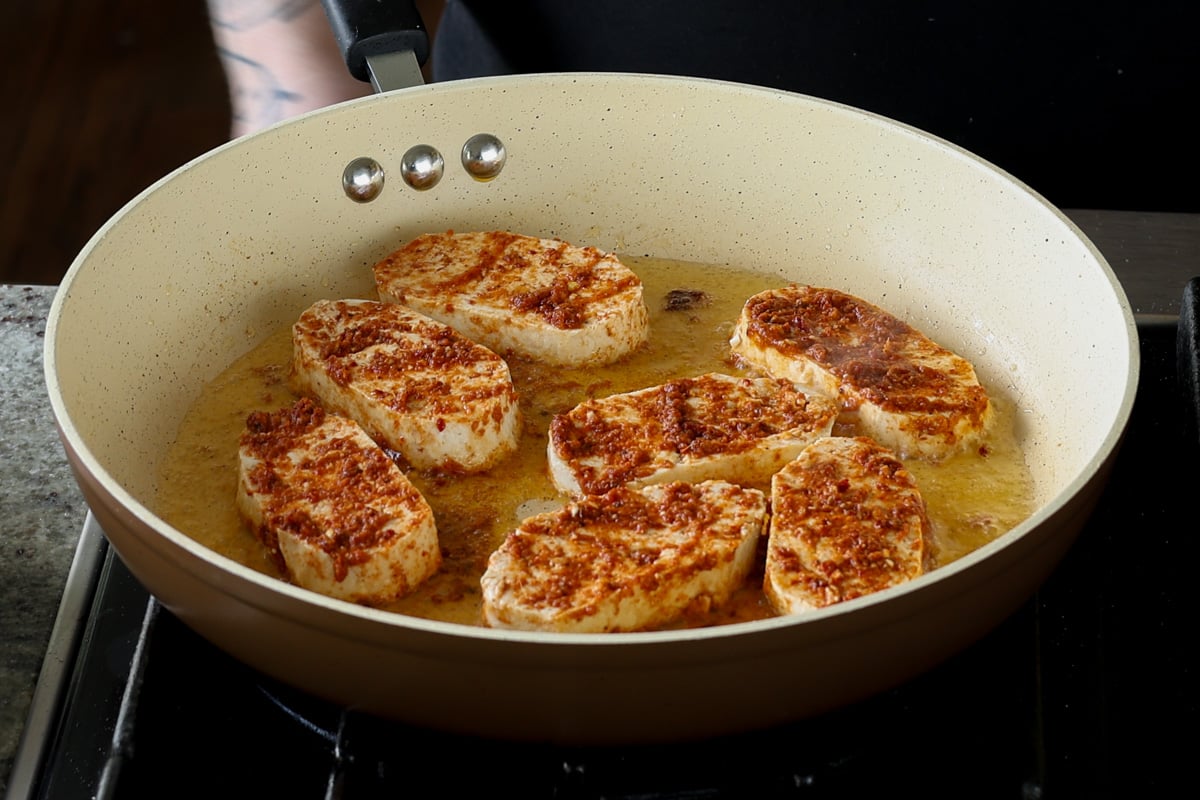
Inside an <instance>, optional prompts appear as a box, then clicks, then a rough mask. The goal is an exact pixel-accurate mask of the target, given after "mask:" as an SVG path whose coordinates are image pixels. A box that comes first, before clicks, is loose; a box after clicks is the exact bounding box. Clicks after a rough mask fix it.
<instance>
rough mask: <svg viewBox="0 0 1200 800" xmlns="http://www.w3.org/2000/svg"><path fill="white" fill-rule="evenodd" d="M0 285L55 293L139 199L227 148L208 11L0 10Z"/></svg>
mask: <svg viewBox="0 0 1200 800" xmlns="http://www.w3.org/2000/svg"><path fill="white" fill-rule="evenodd" d="M0 41H2V42H3V51H2V52H3V53H4V56H3V58H4V62H3V64H4V68H3V69H2V70H0V86H2V87H3V92H2V93H0V96H2V97H3V98H4V104H5V111H4V113H3V117H2V119H3V122H2V123H0V191H2V192H3V198H4V199H3V214H0V282H2V283H35V284H56V283H58V282H59V280H60V279H61V277H62V275H63V273H64V272H65V271H66V269H67V267H69V266H70V263H71V261H72V259H74V257H75V255H76V253H78V251H79V250H80V248H82V247H83V245H84V244H85V243H86V242H87V241H88V239H89V238H90V237H91V236H92V234H93V233H95V232H96V230H97V229H98V228H99V227H100V226H101V225H103V224H104V222H105V220H107V219H108V218H109V217H110V216H112V215H113V214H114V213H115V212H116V211H117V210H118V209H120V208H121V206H123V205H124V204H125V203H126V202H127V201H129V200H130V199H132V198H133V197H134V196H135V195H137V193H138V192H140V191H141V190H142V189H144V188H145V187H146V186H148V185H150V184H151V183H153V182H154V181H155V180H157V179H158V178H160V177H162V176H163V175H165V174H167V173H168V172H170V171H171V170H173V169H174V168H176V167H178V166H180V165H182V164H184V163H186V162H187V161H188V160H190V159H191V158H193V157H195V156H197V155H200V154H201V153H203V152H205V151H206V150H209V149H211V148H213V147H215V146H216V145H218V144H220V143H221V142H223V141H225V139H226V138H227V136H228V131H229V103H228V99H227V95H226V88H225V81H224V76H223V75H222V73H221V68H220V65H219V63H218V61H217V58H216V53H215V49H214V46H213V42H212V35H211V33H210V31H209V27H208V20H207V16H206V11H205V5H204V0H170V1H169V2H163V1H162V0H109V2H101V0H38V2H7V3H4V4H3V6H2V7H0Z"/></svg>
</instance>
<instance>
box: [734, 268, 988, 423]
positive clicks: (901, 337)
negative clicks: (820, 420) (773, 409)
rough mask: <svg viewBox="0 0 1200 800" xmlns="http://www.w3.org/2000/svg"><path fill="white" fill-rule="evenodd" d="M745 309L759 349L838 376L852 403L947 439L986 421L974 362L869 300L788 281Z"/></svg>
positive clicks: (985, 406)
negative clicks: (898, 417) (905, 419)
mask: <svg viewBox="0 0 1200 800" xmlns="http://www.w3.org/2000/svg"><path fill="white" fill-rule="evenodd" d="M744 316H745V319H746V335H747V337H748V338H749V339H750V341H752V342H753V343H754V344H755V345H756V346H758V347H759V348H763V349H766V348H771V349H774V350H776V351H777V352H779V353H780V354H781V355H783V356H785V357H791V358H803V359H806V360H808V361H811V362H812V363H814V364H816V365H818V366H819V367H821V368H822V369H824V370H826V371H828V372H829V373H830V374H832V375H834V376H835V377H836V378H837V380H838V381H839V383H840V385H841V387H842V402H843V405H844V406H846V407H847V408H848V409H851V410H852V409H854V408H857V407H858V406H859V405H861V404H862V403H871V404H872V405H874V406H876V407H878V408H880V409H881V410H883V411H886V412H888V413H893V414H904V415H908V416H909V419H908V424H906V426H905V427H906V429H908V430H910V432H912V433H913V434H916V435H917V436H919V437H921V438H929V439H942V440H944V441H946V442H954V441H956V440H957V439H958V437H959V435H960V433H961V431H962V430H964V429H965V430H972V431H978V430H981V429H982V428H983V427H984V425H985V421H986V419H987V416H988V410H989V400H988V396H987V392H986V391H985V390H984V388H983V387H982V386H981V385H980V384H979V382H978V380H977V379H976V376H975V371H974V369H973V368H972V366H971V364H970V363H969V362H968V361H966V359H963V358H961V357H960V356H958V355H956V354H954V353H952V352H951V351H949V350H947V349H945V348H943V347H941V346H940V345H938V344H937V343H935V342H933V341H932V340H930V339H929V338H928V337H926V336H925V335H924V334H922V333H921V332H920V331H918V330H916V329H915V328H913V327H912V326H910V325H909V324H908V323H906V322H904V321H903V320H900V319H898V318H896V317H895V316H893V315H891V314H889V313H888V312H886V311H884V310H883V309H880V308H878V307H876V306H874V305H872V304H870V303H868V302H866V301H865V300H862V299H860V298H858V297H854V296H853V295H849V294H846V293H844V292H840V291H837V290H835V289H823V288H817V287H812V286H789V287H786V288H782V289H776V290H772V291H769V292H762V293H760V294H758V295H755V296H754V297H752V298H750V299H749V300H748V301H747V303H746V306H745V309H744ZM964 422H965V425H964Z"/></svg>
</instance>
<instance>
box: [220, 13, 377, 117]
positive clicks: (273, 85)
mask: <svg viewBox="0 0 1200 800" xmlns="http://www.w3.org/2000/svg"><path fill="white" fill-rule="evenodd" d="M208 14H209V21H210V23H211V24H212V29H213V37H214V39H215V41H216V45H217V52H218V54H219V56H220V58H221V64H222V66H223V67H224V69H225V78H226V81H227V82H228V84H229V99H230V103H231V106H232V110H233V125H232V130H231V134H232V135H233V136H241V135H242V134H246V133H252V132H253V131H256V130H258V129H260V128H264V127H266V126H268V125H271V124H272V123H275V122H278V121H280V120H283V119H287V118H289V117H293V116H295V115H297V114H301V113H303V112H305V111H311V110H313V109H315V108H322V107H324V106H327V105H331V104H333V103H337V102H341V101H342V100H349V99H350V98H353V97H362V96H364V95H368V94H370V93H371V85H370V84H369V83H364V82H362V81H359V80H357V79H355V78H354V77H353V76H352V75H351V74H350V72H349V70H348V69H347V68H346V63H345V62H344V61H343V60H342V55H341V53H340V52H339V50H338V47H337V42H336V41H335V40H334V37H333V30H332V29H331V28H330V27H329V20H328V19H327V18H326V16H325V12H324V10H323V9H322V8H321V3H320V2H319V0H208Z"/></svg>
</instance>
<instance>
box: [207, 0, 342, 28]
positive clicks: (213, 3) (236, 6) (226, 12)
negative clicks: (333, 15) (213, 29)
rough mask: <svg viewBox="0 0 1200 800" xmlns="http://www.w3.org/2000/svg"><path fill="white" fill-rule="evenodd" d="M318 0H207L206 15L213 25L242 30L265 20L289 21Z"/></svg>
mask: <svg viewBox="0 0 1200 800" xmlns="http://www.w3.org/2000/svg"><path fill="white" fill-rule="evenodd" d="M317 1H318V0H208V16H209V19H210V20H211V21H212V24H213V25H216V26H218V27H221V28H228V29H229V30H234V31H244V30H247V29H249V28H253V27H254V26H256V25H261V24H263V23H264V22H267V21H281V22H289V21H291V20H294V19H296V18H297V17H299V16H300V15H301V14H303V13H304V12H305V11H307V10H308V9H309V8H311V7H312V6H314V5H316V4H317Z"/></svg>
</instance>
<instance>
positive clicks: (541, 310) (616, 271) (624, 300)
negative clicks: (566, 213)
mask: <svg viewBox="0 0 1200 800" xmlns="http://www.w3.org/2000/svg"><path fill="white" fill-rule="evenodd" d="M375 283H376V286H377V288H378V290H379V297H380V299H381V300H384V301H387V302H393V303H400V304H402V305H406V306H409V307H410V308H413V309H415V310H417V311H419V312H421V313H422V314H426V315H428V316H430V317H432V318H434V319H437V320H441V321H442V322H444V323H446V324H447V325H451V326H453V327H454V328H455V329H456V330H458V331H459V332H460V333H462V334H463V335H464V336H466V337H468V338H469V339H472V340H474V341H476V342H479V343H481V344H484V345H486V346H487V347H490V348H491V349H492V350H494V351H496V352H497V353H499V354H500V355H502V356H506V357H507V356H511V355H516V356H521V357H524V358H527V359H531V360H534V361H538V362H541V363H543V364H549V365H554V366H593V365H598V364H607V363H611V362H613V361H616V360H617V359H619V358H621V357H622V356H624V355H626V354H627V353H629V352H631V351H632V350H634V349H636V348H637V347H638V346H639V345H641V344H642V343H643V342H644V341H645V340H646V337H647V335H648V334H649V325H650V323H649V312H648V310H647V308H646V303H645V301H644V300H643V298H642V282H641V279H640V278H638V277H637V275H635V274H634V273H633V272H632V271H631V270H630V269H629V268H628V267H626V266H625V265H624V264H622V263H621V262H620V261H619V260H618V259H617V258H616V257H615V256H613V255H611V254H609V253H605V252H602V251H600V250H597V249H596V248H594V247H576V246H573V245H570V244H567V243H566V242H562V241H559V240H557V239H539V238H536V237H532V236H522V235H520V234H515V233H509V232H507V231H478V232H471V233H454V232H453V231H448V232H446V233H436V234H426V235H424V236H419V237H417V238H416V239H414V240H413V241H411V242H409V243H408V244H407V245H405V246H404V247H402V248H400V249H399V250H397V251H396V252H394V253H392V254H391V255H389V256H388V257H387V258H385V259H383V260H382V261H380V262H379V263H378V264H376V265H375Z"/></svg>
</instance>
